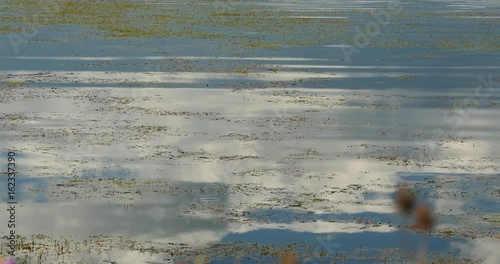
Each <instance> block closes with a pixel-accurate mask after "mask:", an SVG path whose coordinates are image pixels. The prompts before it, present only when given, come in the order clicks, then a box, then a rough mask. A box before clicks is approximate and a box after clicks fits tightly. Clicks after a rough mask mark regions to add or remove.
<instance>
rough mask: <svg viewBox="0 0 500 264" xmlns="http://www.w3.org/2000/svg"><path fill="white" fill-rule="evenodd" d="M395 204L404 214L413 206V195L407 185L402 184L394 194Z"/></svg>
mask: <svg viewBox="0 0 500 264" xmlns="http://www.w3.org/2000/svg"><path fill="white" fill-rule="evenodd" d="M396 206H397V207H398V209H399V211H400V212H402V213H404V214H410V213H411V211H412V210H413V208H414V207H415V195H414V194H413V192H412V191H411V189H410V187H408V185H406V184H405V185H402V186H401V187H400V188H399V190H398V192H397V194H396Z"/></svg>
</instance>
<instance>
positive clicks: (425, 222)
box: [415, 205, 435, 231]
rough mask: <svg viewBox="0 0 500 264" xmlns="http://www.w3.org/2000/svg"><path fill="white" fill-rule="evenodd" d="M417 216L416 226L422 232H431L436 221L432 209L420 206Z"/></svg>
mask: <svg viewBox="0 0 500 264" xmlns="http://www.w3.org/2000/svg"><path fill="white" fill-rule="evenodd" d="M416 212H417V213H416V215H415V225H416V227H417V228H418V229H420V230H422V231H430V230H431V228H432V227H433V226H434V223H435V219H434V216H433V215H432V211H431V209H430V208H429V207H428V206H427V205H420V206H419V207H418V208H417V211H416Z"/></svg>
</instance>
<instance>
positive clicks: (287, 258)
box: [280, 251, 300, 264]
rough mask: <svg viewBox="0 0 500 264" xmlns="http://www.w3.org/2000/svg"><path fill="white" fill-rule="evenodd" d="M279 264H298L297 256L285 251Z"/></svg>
mask: <svg viewBox="0 0 500 264" xmlns="http://www.w3.org/2000/svg"><path fill="white" fill-rule="evenodd" d="M280 263H281V264H300V261H299V258H297V257H296V256H295V254H294V253H293V252H291V251H287V252H285V254H283V257H281V262H280Z"/></svg>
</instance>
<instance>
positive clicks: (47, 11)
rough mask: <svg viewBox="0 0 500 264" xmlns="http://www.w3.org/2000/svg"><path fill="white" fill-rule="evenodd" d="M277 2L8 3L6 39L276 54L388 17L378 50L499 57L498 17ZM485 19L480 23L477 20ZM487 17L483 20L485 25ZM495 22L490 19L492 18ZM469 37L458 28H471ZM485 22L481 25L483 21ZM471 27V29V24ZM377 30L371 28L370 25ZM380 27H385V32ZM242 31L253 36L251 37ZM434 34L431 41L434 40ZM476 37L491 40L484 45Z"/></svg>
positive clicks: (351, 39) (349, 37)
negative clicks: (37, 32) (206, 45)
mask: <svg viewBox="0 0 500 264" xmlns="http://www.w3.org/2000/svg"><path fill="white" fill-rule="evenodd" d="M263 2H273V1H202V2H200V1H191V2H190V3H189V4H185V3H176V2H168V3H164V4H155V5H153V4H150V3H147V2H146V1H141V0H113V1H98V0H80V1H77V0H67V1H51V2H50V4H47V2H46V1H36V0H19V1H15V0H6V1H3V3H2V4H0V10H4V9H5V10H9V11H10V12H9V13H7V14H6V15H5V16H2V17H1V18H0V34H9V33H19V32H23V31H30V32H31V31H32V30H33V29H37V28H41V27H45V26H61V25H78V26H87V27H90V28H92V29H95V30H97V31H96V32H94V33H93V34H96V36H97V37H108V38H169V37H186V38H208V39H214V40H217V41H219V42H220V44H222V45H221V48H242V49H253V48H263V49H276V48H278V47H281V46H311V45H325V44H331V43H345V44H350V45H353V44H355V42H356V36H357V35H359V32H360V31H361V32H365V33H366V32H371V31H372V30H373V29H372V28H370V26H368V25H369V24H370V22H374V21H375V20H374V15H379V16H381V15H388V17H390V19H389V20H388V21H387V24H386V25H385V24H384V25H382V27H381V28H380V32H379V33H378V34H375V36H370V41H369V43H368V44H367V45H369V46H373V47H385V48H399V47H434V48H437V49H443V50H479V51H481V50H498V49H500V44H499V43H500V42H499V41H498V40H499V38H500V34H498V33H494V32H495V31H494V30H493V28H494V27H495V26H498V21H497V19H491V18H494V16H493V15H495V12H493V11H492V12H489V13H484V14H483V13H477V12H464V13H461V14H460V15H457V14H455V13H453V10H452V11H443V12H444V14H443V13H442V12H430V11H429V10H421V9H419V7H411V8H410V7H407V8H406V9H403V11H401V12H395V11H391V10H388V9H387V8H385V7H382V6H381V7H380V8H366V9H364V8H352V9H348V8H334V9H332V8H327V7H325V8H324V9H316V10H314V11H311V10H285V9H284V7H280V6H273V7H269V6H268V5H263V4H262V3H263ZM478 17H479V18H478ZM482 17H484V19H481V18H482ZM488 18H490V19H488ZM463 21H469V23H467V26H468V27H470V28H471V29H470V30H468V31H467V32H464V31H462V30H461V29H460V27H450V25H452V24H454V23H455V22H456V23H466V22H463ZM477 21H480V22H477ZM471 22H472V23H471ZM372 24H373V23H372ZM379 26H380V25H379ZM242 32H254V33H256V34H252V35H246V34H242ZM429 32H432V33H433V35H432V36H430V35H429V34H430V33H429ZM478 33H484V35H485V36H487V37H484V38H483V37H481V38H479V37H478V36H477V34H478Z"/></svg>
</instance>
